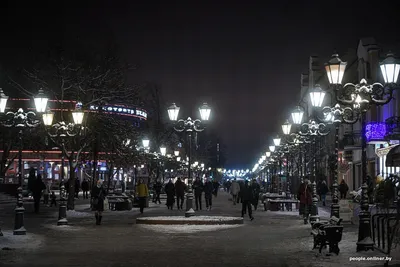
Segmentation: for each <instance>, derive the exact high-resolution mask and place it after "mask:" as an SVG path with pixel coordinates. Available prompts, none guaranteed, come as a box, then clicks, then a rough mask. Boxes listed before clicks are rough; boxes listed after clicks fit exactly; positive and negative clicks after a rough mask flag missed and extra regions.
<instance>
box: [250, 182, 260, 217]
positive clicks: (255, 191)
mask: <svg viewBox="0 0 400 267" xmlns="http://www.w3.org/2000/svg"><path fill="white" fill-rule="evenodd" d="M251 189H252V190H253V203H252V204H253V206H254V210H257V206H258V202H259V198H260V192H261V187H260V184H259V183H257V180H256V179H253V182H252V183H251Z"/></svg>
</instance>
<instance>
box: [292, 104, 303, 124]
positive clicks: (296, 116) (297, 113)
mask: <svg viewBox="0 0 400 267" xmlns="http://www.w3.org/2000/svg"><path fill="white" fill-rule="evenodd" d="M303 115H304V111H303V110H302V109H301V108H300V107H299V106H298V107H296V109H295V110H294V111H293V112H292V120H293V123H294V124H301V122H302V120H303Z"/></svg>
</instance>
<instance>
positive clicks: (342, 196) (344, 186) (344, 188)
mask: <svg viewBox="0 0 400 267" xmlns="http://www.w3.org/2000/svg"><path fill="white" fill-rule="evenodd" d="M347 191H349V186H348V185H347V184H346V182H345V180H344V179H342V181H341V182H340V185H339V192H340V199H346V195H347Z"/></svg>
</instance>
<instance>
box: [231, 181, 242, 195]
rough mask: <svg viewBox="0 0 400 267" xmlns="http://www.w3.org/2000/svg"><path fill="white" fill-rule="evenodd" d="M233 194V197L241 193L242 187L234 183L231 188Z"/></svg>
mask: <svg viewBox="0 0 400 267" xmlns="http://www.w3.org/2000/svg"><path fill="white" fill-rule="evenodd" d="M230 190H231V194H232V195H237V194H238V193H239V192H240V185H239V183H238V182H236V181H233V182H232V184H231V186H230Z"/></svg>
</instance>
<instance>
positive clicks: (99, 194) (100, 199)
mask: <svg viewBox="0 0 400 267" xmlns="http://www.w3.org/2000/svg"><path fill="white" fill-rule="evenodd" d="M106 194H107V192H106V190H105V189H104V187H103V180H102V179H99V180H98V181H97V185H96V186H95V187H93V188H92V192H91V193H90V196H91V197H92V205H93V209H94V210H95V218H96V225H100V224H101V219H102V218H103V211H104V199H105V198H106Z"/></svg>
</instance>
